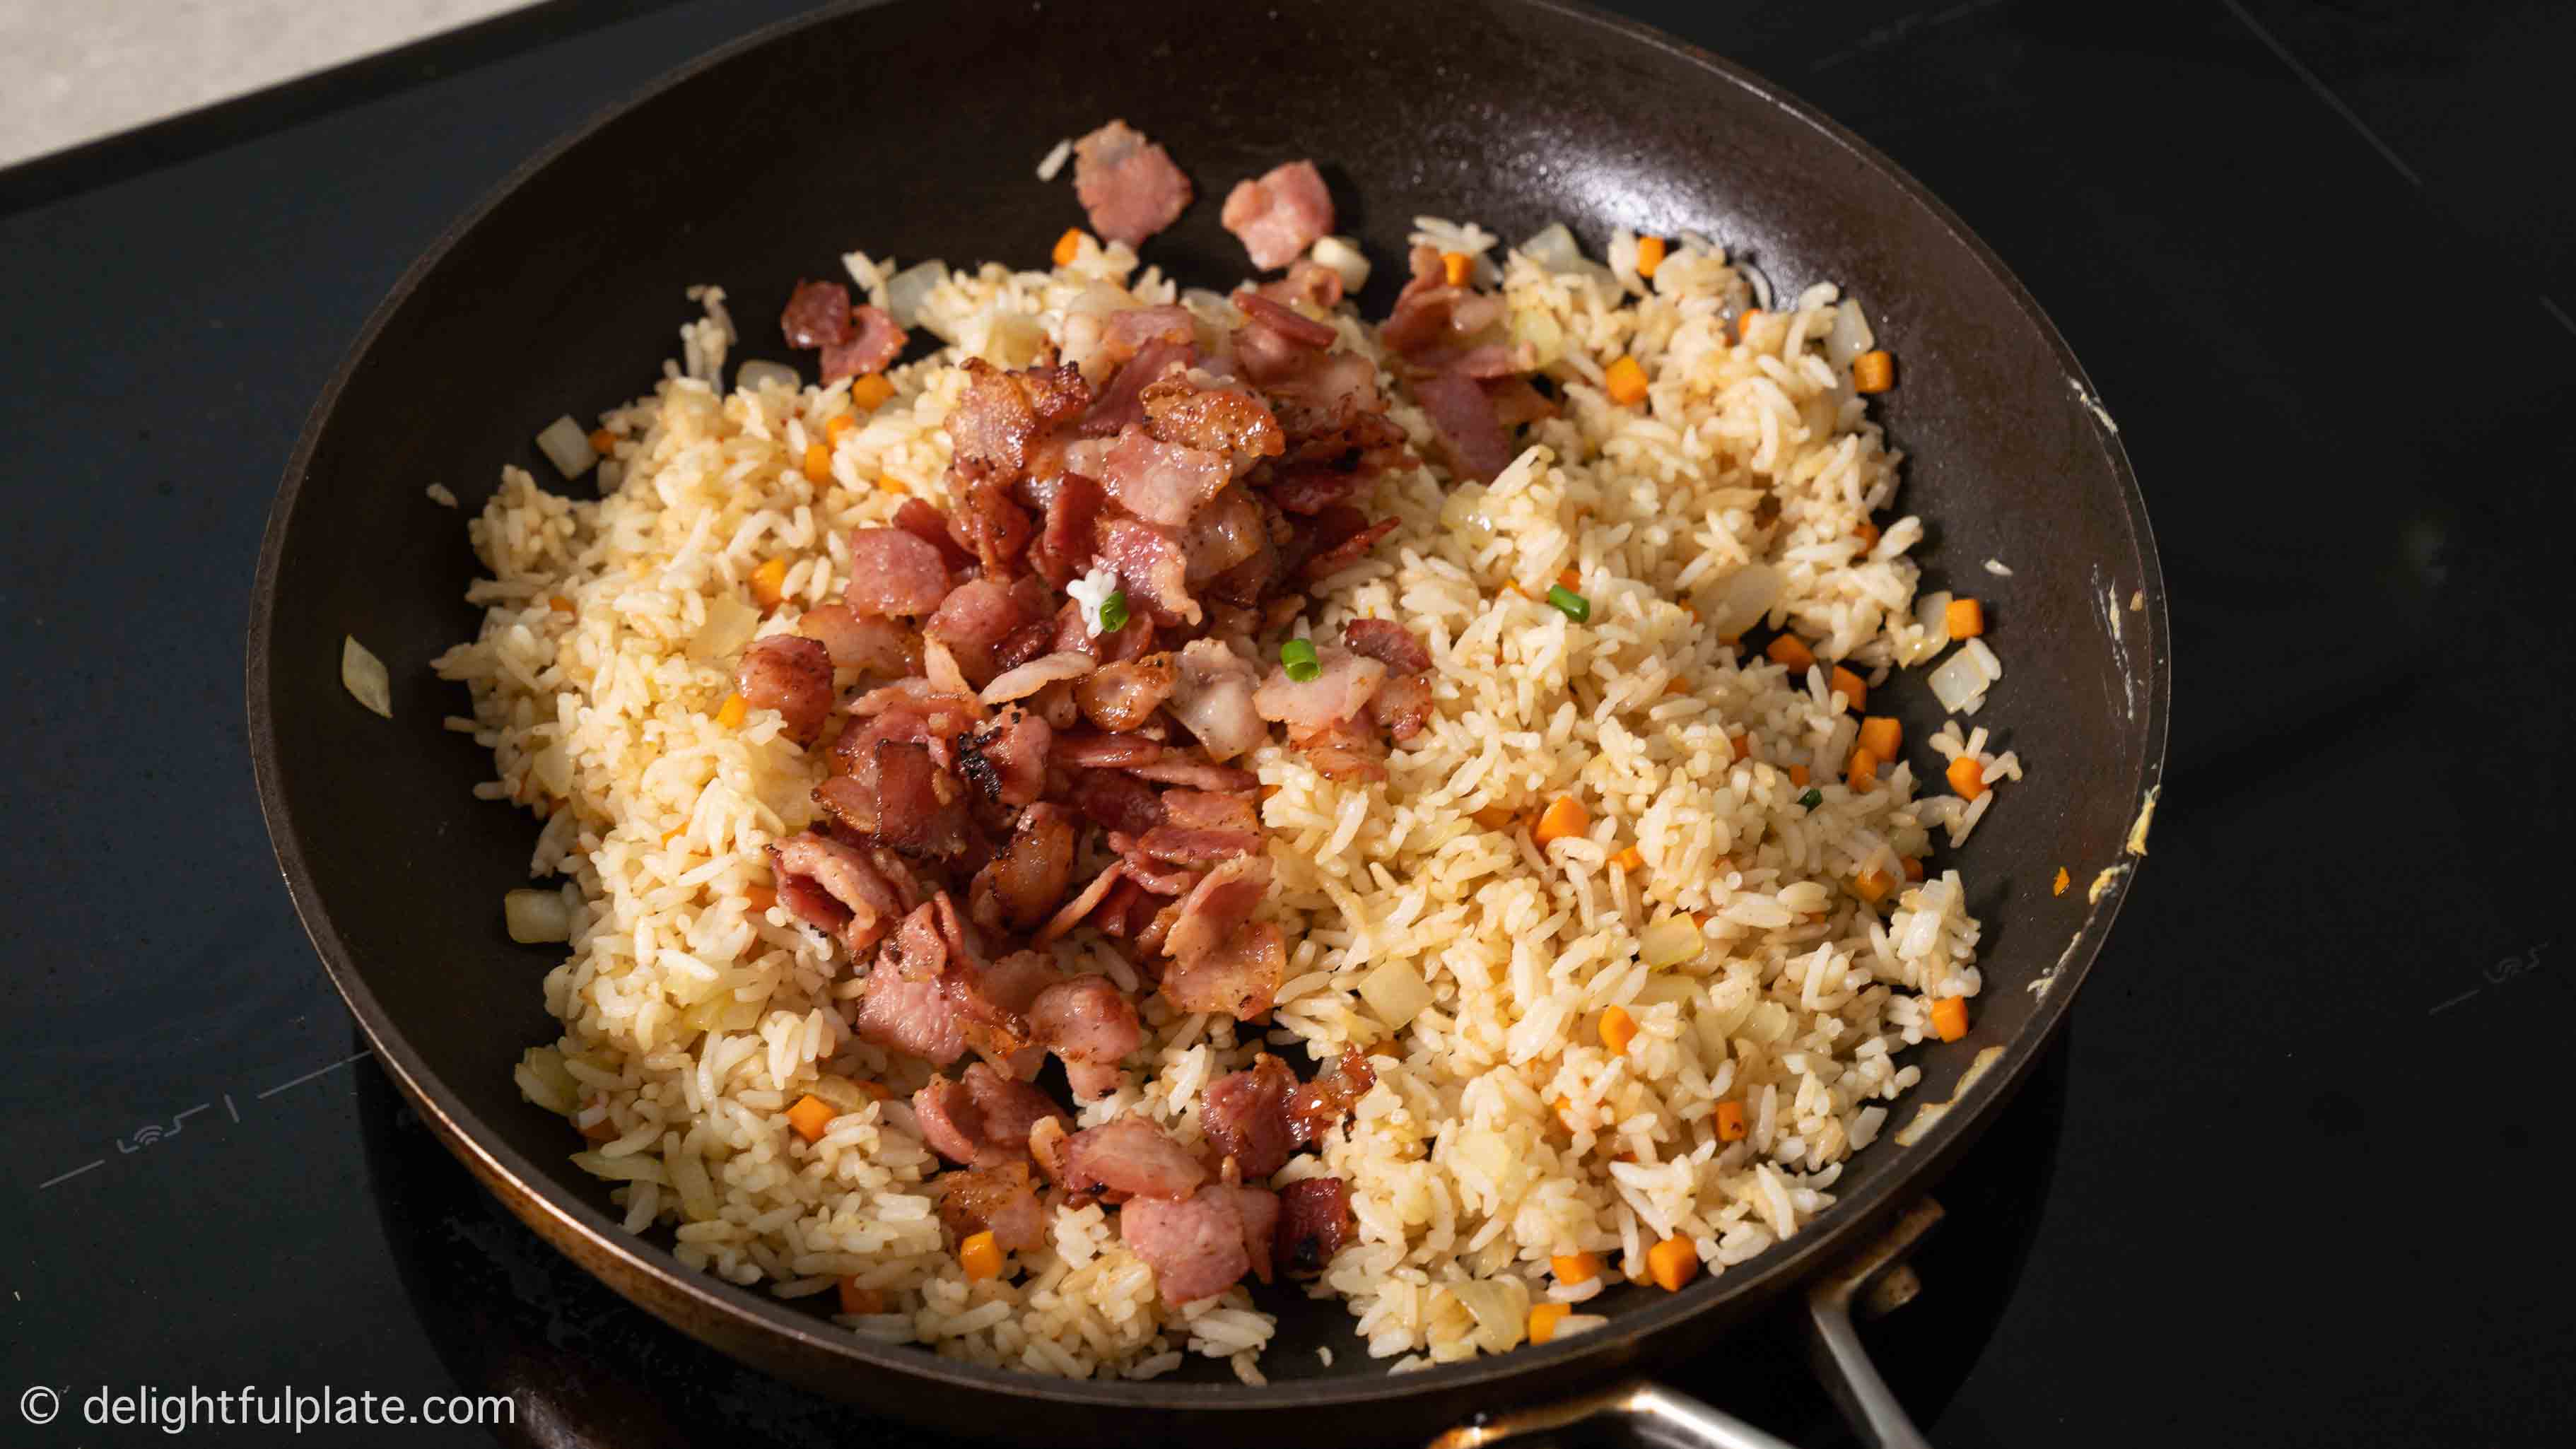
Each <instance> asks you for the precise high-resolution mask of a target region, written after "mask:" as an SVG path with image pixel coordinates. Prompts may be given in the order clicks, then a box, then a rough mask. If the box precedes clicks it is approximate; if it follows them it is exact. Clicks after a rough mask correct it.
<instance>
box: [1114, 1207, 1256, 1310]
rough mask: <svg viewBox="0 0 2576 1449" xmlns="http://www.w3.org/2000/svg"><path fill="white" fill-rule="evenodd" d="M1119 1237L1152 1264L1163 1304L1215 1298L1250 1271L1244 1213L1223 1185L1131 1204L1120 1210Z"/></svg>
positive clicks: (1250, 1263)
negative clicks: (1179, 1196) (1177, 1197)
mask: <svg viewBox="0 0 2576 1449" xmlns="http://www.w3.org/2000/svg"><path fill="white" fill-rule="evenodd" d="M1118 1237H1119V1240H1120V1241H1121V1242H1123V1243H1125V1244H1126V1245H1127V1247H1128V1249H1129V1250H1130V1251H1132V1252H1134V1253H1135V1255H1136V1256H1137V1257H1139V1258H1142V1259H1144V1260H1145V1262H1146V1263H1147V1264H1148V1265H1150V1266H1151V1267H1152V1268H1153V1270H1154V1285H1155V1286H1156V1287H1157V1288H1159V1289H1160V1290H1162V1295H1163V1301H1165V1302H1167V1303H1191V1302H1196V1301H1197V1300H1199V1299H1201V1298H1208V1297H1213V1296H1214V1295H1216V1294H1219V1293H1222V1292H1224V1291H1225V1290H1226V1289H1228V1288H1231V1287H1233V1286H1234V1285H1235V1283H1237V1282H1238V1281H1240V1280H1241V1279H1242V1277H1243V1275H1244V1274H1246V1273H1248V1272H1250V1271H1251V1270H1252V1257H1251V1253H1250V1251H1249V1250H1248V1249H1247V1248H1246V1246H1245V1237H1246V1234H1245V1232H1244V1221H1243V1215H1242V1213H1241V1212H1240V1211H1238V1210H1237V1208H1236V1207H1235V1204H1234V1200H1233V1197H1232V1195H1231V1194H1230V1193H1228V1192H1227V1191H1225V1190H1224V1189H1223V1188H1221V1187H1212V1188H1206V1189H1202V1190H1200V1191H1199V1192H1198V1193H1197V1194H1196V1195H1194V1196H1192V1197H1189V1198H1187V1199H1184V1200H1178V1201H1174V1200H1167V1199H1162V1198H1139V1199H1137V1200H1136V1201H1133V1202H1130V1203H1128V1204H1127V1205H1126V1206H1125V1207H1123V1208H1121V1209H1119V1212H1118Z"/></svg>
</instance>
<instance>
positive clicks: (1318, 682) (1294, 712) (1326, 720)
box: [1252, 644, 1386, 731]
mask: <svg viewBox="0 0 2576 1449" xmlns="http://www.w3.org/2000/svg"><path fill="white" fill-rule="evenodd" d="M1315 662H1316V665H1317V666H1318V669H1319V671H1320V672H1318V673H1317V674H1316V676H1315V677H1314V678H1312V679H1306V680H1296V679H1290V678H1289V677H1288V670H1287V667H1286V666H1284V665H1282V666H1280V667H1277V668H1274V669H1272V670H1271V671H1270V673H1269V675H1268V677H1266V678H1264V679H1263V680H1262V681H1261V687H1260V688H1259V689H1257V690H1255V691H1253V694H1252V707H1253V708H1254V709H1256V710H1258V711H1260V713H1261V717H1262V718H1263V719H1266V720H1273V721H1276V722H1278V723H1280V724H1284V725H1286V726H1288V728H1289V729H1290V730H1291V731H1297V730H1317V729H1322V728H1324V727H1325V726H1327V725H1331V724H1334V723H1336V722H1338V721H1341V720H1346V719H1355V718H1357V717H1358V716H1359V713H1360V711H1362V710H1364V709H1366V708H1368V702H1369V696H1370V695H1372V694H1374V693H1376V692H1377V686H1378V682H1379V681H1380V680H1382V679H1384V678H1386V666H1385V665H1384V664H1381V663H1379V662H1378V661H1377V660H1375V659H1372V658H1370V657H1368V656H1367V655H1365V654H1354V653H1351V652H1350V651H1349V650H1346V649H1341V648H1337V647H1335V646H1333V645H1331V644H1326V645H1325V646H1324V647H1323V648H1321V649H1319V650H1317V651H1316V659H1315Z"/></svg>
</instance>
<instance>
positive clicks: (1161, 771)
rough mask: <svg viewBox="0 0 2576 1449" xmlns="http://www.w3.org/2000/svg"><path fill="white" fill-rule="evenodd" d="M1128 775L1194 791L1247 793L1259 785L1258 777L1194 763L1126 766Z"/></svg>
mask: <svg viewBox="0 0 2576 1449" xmlns="http://www.w3.org/2000/svg"><path fill="white" fill-rule="evenodd" d="M1127 773H1129V774H1131V775H1133V776H1135V777H1136V778H1137V779H1139V780H1151V781H1153V782H1154V783H1155V784H1157V785H1187V786H1189V787H1190V788H1191V789H1193V790H1220V791H1222V790H1249V789H1251V788H1252V787H1254V786H1255V785H1258V784H1260V783H1261V777H1260V776H1259V775H1256V774H1254V773H1252V772H1251V771H1250V770H1238V769H1235V768H1233V767H1232V766H1230V765H1210V764H1204V763H1202V762H1200V761H1197V760H1155V761H1152V762H1150V763H1147V764H1142V765H1129V766H1128V767H1127Z"/></svg>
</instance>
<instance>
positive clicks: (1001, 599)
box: [922, 578, 1038, 689]
mask: <svg viewBox="0 0 2576 1449" xmlns="http://www.w3.org/2000/svg"><path fill="white" fill-rule="evenodd" d="M1036 622H1038V619H1037V615H1036V614H1035V612H1034V611H1033V610H1031V609H1030V608H1029V606H1028V600H1027V599H1026V598H1025V597H1024V596H1023V595H1022V594H1021V593H1020V592H1019V591H1018V590H1015V589H1014V588H1012V587H1011V585H1009V584H1006V583H1003V582H1002V581H1001V580H999V579H994V578H981V579H968V580H967V581H966V582H964V583H962V584H959V585H958V586H957V587H956V588H954V589H951V590H949V592H948V597H947V598H945V599H943V600H941V601H940V604H939V611H938V612H937V613H935V614H932V615H931V616H930V619H929V621H928V622H927V623H925V624H923V625H922V633H923V635H924V636H925V637H927V638H930V639H935V640H937V641H939V642H940V643H942V644H945V645H947V646H948V650H949V653H950V654H952V655H954V656H955V658H956V660H957V667H958V668H959V669H960V670H962V671H963V672H964V673H965V676H966V679H967V682H968V683H970V684H973V685H974V686H975V687H977V688H978V689H981V688H982V687H983V686H984V685H986V684H989V683H991V682H992V680H993V677H994V676H995V675H997V674H999V673H1000V672H1001V671H1000V669H999V668H997V667H996V661H995V655H996V654H997V652H998V651H999V650H1000V648H1001V646H1002V642H1003V641H1004V640H1006V639H1008V638H1010V637H1011V636H1012V635H1013V634H1016V633H1018V632H1019V631H1020V630H1021V629H1022V628H1024V627H1026V626H1027V625H1030V624H1034V623H1036Z"/></svg>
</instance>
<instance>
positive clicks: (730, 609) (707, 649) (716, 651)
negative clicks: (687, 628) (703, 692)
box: [689, 593, 760, 664]
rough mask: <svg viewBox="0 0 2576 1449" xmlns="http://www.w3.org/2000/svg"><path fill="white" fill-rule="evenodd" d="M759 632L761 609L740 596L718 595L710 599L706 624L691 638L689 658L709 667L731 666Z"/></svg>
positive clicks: (699, 627) (701, 625) (700, 626)
mask: <svg viewBox="0 0 2576 1449" xmlns="http://www.w3.org/2000/svg"><path fill="white" fill-rule="evenodd" d="M759 629H760V610H759V609H757V608H755V607H753V606H752V604H751V603H750V602H749V601H748V600H746V599H743V598H741V597H740V596H738V595H735V594H732V593H722V594H718V595H716V596H715V597H713V598H711V599H709V600H707V621H706V622H705V623H703V624H700V625H699V626H698V632H697V633H695V634H693V635H691V636H690V638H689V657H691V658H693V659H696V660H698V661H699V662H701V663H706V664H731V663H732V662H733V659H734V656H735V655H737V654H740V653H741V652H742V646H744V645H745V644H748V643H750V642H751V636H752V635H753V634H754V633H757V632H758V631H759Z"/></svg>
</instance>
